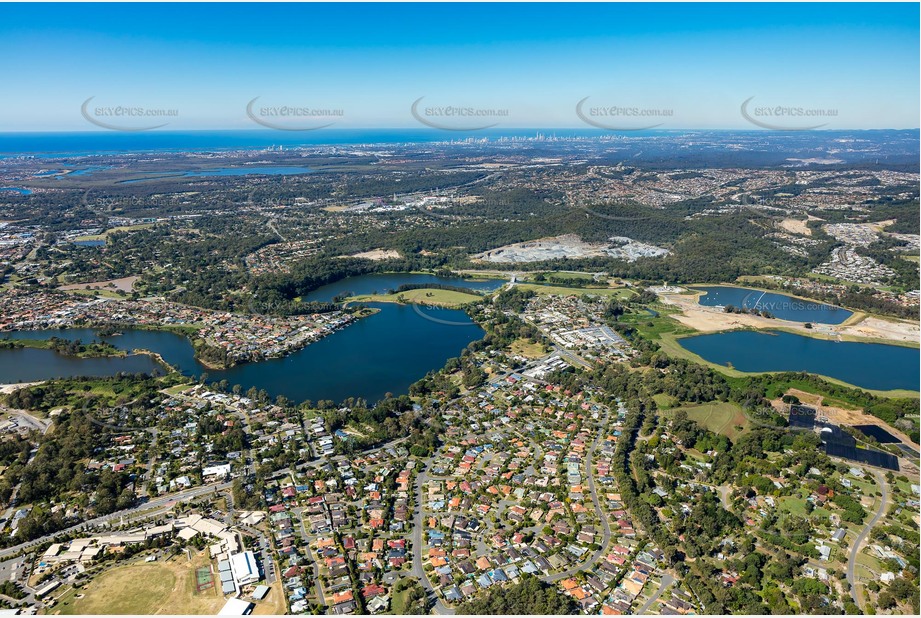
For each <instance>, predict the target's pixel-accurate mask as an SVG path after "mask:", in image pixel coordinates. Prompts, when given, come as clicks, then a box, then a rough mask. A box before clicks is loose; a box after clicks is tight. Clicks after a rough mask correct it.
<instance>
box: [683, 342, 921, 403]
mask: <svg viewBox="0 0 921 618" xmlns="http://www.w3.org/2000/svg"><path fill="white" fill-rule="evenodd" d="M678 342H679V343H680V344H681V345H682V347H684V348H685V349H687V350H690V351H691V352H693V353H695V354H697V355H699V356H701V357H702V358H704V359H705V360H708V361H710V362H711V363H715V364H717V365H724V366H726V365H729V364H731V365H732V367H734V368H735V369H738V370H739V371H749V372H760V371H806V372H809V373H815V374H819V375H823V376H828V377H830V378H836V379H838V380H841V381H843V382H847V383H848V384H853V385H855V386H859V387H861V388H868V389H876V390H891V389H897V388H904V389H908V390H912V391H917V390H919V382H921V379H919V372H921V352H919V350H918V349H917V348H905V347H901V346H895V345H885V344H880V343H856V342H850V341H842V342H836V341H828V340H825V339H815V338H812V337H805V336H803V335H794V334H792V333H784V332H775V333H763V332H755V331H732V332H726V333H716V334H712V335H696V336H694V337H684V338H682V339H679V340H678Z"/></svg>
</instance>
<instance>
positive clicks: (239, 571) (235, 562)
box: [230, 551, 261, 590]
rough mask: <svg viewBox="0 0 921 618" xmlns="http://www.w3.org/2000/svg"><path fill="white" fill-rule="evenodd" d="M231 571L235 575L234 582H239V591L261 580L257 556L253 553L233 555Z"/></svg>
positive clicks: (246, 552)
mask: <svg viewBox="0 0 921 618" xmlns="http://www.w3.org/2000/svg"><path fill="white" fill-rule="evenodd" d="M230 571H231V572H232V573H233V579H234V581H235V582H237V589H238V590H239V589H240V588H242V587H243V586H245V585H246V584H252V583H254V582H257V581H259V580H260V579H261V577H260V575H259V565H258V564H257V563H256V555H255V554H254V553H253V552H251V551H244V552H240V553H238V554H233V555H231V556H230Z"/></svg>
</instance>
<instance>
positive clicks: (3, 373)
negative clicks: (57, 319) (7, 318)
mask: <svg viewBox="0 0 921 618" xmlns="http://www.w3.org/2000/svg"><path fill="white" fill-rule="evenodd" d="M49 332H50V331H49ZM6 334H8V333H5V334H2V335H0V337H3V336H6ZM14 334H16V333H14ZM49 336H50V335H49ZM58 336H60V333H58ZM17 338H20V337H17ZM25 338H27V339H43V338H45V337H44V336H39V335H37V334H36V335H29V336H25ZM74 339H81V340H82V341H90V340H91V338H89V337H82V338H81V337H74ZM119 372H126V373H160V374H165V373H166V368H165V367H163V365H161V364H160V363H158V362H157V361H156V360H154V359H153V358H152V357H150V356H149V355H147V354H138V355H132V356H126V357H124V358H117V357H113V358H73V357H70V356H63V355H61V354H58V353H57V352H54V351H53V350H36V349H34V348H20V349H18V350H0V383H4V384H5V383H14V382H33V381H37V380H48V379H51V378H72V377H76V376H91V377H103V376H112V375H115V374H117V373H119Z"/></svg>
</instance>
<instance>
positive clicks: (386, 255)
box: [343, 249, 400, 262]
mask: <svg viewBox="0 0 921 618" xmlns="http://www.w3.org/2000/svg"><path fill="white" fill-rule="evenodd" d="M343 257H353V258H364V259H366V260H374V261H375V262H378V261H380V260H392V259H397V258H399V257H400V252H399V251H397V250H395V249H372V250H371V251H363V252H361V253H353V254H352V255H349V256H343Z"/></svg>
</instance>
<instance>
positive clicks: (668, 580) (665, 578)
mask: <svg viewBox="0 0 921 618" xmlns="http://www.w3.org/2000/svg"><path fill="white" fill-rule="evenodd" d="M674 582H675V578H674V577H672V576H671V575H669V574H668V573H663V574H662V581H661V582H660V583H659V589H658V590H656V591H655V594H653V595H652V596H651V597H649V600H648V601H646V602H645V603H644V604H643V607H641V608H639V609H638V610H636V615H637V616H642V615H643V614H645V613H646V612H648V611H649V608H650V607H652V604H653V603H655V602H656V600H657V599H658V598H659V597H660V596H661V595H662V593H663V592H665V589H666V588H668V587H669V586H671V585H672V584H673V583H674Z"/></svg>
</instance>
